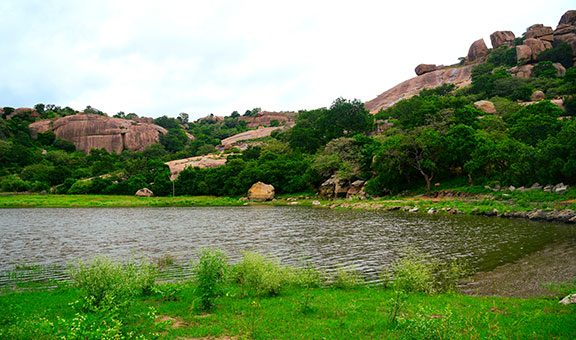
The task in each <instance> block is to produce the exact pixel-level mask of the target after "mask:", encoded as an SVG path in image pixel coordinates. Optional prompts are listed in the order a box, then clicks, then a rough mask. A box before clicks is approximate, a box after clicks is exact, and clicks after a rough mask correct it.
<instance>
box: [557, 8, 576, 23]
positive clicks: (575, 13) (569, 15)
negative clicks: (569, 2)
mask: <svg viewBox="0 0 576 340" xmlns="http://www.w3.org/2000/svg"><path fill="white" fill-rule="evenodd" d="M563 24H564V25H576V10H569V11H567V12H566V13H564V15H562V17H561V18H560V22H558V26H560V25H563Z"/></svg>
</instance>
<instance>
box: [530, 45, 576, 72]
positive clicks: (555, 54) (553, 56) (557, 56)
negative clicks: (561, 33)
mask: <svg viewBox="0 0 576 340" xmlns="http://www.w3.org/2000/svg"><path fill="white" fill-rule="evenodd" d="M538 60H541V61H550V62H552V63H560V64H562V66H564V67H565V68H569V67H572V65H573V63H572V48H571V47H570V45H569V44H568V43H565V42H560V43H558V44H555V46H554V47H552V48H550V49H547V50H545V51H542V52H540V54H539V55H538Z"/></svg>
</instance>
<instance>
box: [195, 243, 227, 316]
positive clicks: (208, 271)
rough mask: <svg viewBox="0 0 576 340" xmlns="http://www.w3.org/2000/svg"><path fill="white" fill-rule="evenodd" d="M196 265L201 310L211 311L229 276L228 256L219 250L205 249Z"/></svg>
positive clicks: (196, 280)
mask: <svg viewBox="0 0 576 340" xmlns="http://www.w3.org/2000/svg"><path fill="white" fill-rule="evenodd" d="M198 257H199V260H198V262H197V263H195V264H194V269H193V271H194V280H195V282H196V285H197V291H198V295H200V305H199V308H200V310H202V311H204V312H208V311H211V310H212V309H213V308H214V306H215V300H216V298H217V297H219V296H220V295H221V294H222V291H223V290H222V285H223V283H224V282H225V280H226V277H227V274H228V263H227V259H226V256H225V255H224V253H222V252H221V251H219V250H214V249H203V250H201V251H200V254H199V256H198Z"/></svg>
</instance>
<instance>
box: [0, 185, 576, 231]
mask: <svg viewBox="0 0 576 340" xmlns="http://www.w3.org/2000/svg"><path fill="white" fill-rule="evenodd" d="M524 196H525V195H524ZM574 196H576V191H572V192H571V194H570V195H565V196H559V195H557V194H547V193H544V194H543V195H542V193H540V195H539V196H538V197H536V199H532V200H530V197H529V196H528V197H523V196H521V195H515V196H513V195H510V194H503V195H501V196H500V197H498V196H492V195H485V194H484V195H482V194H466V193H461V192H457V191H455V192H453V194H452V192H451V195H450V196H441V197H438V196H436V197H430V196H425V195H414V196H406V197H391V198H369V199H358V198H353V199H332V200H327V199H321V198H318V197H314V196H280V197H278V198H276V199H274V200H272V201H266V202H257V201H247V200H246V199H245V198H235V197H215V196H176V197H136V196H114V195H52V194H45V195H41V194H8V195H0V209H3V208H133V207H227V206H302V207H313V208H324V209H355V210H373V211H404V212H407V213H414V214H430V215H433V214H440V215H459V214H464V215H477V216H486V217H501V218H515V219H527V220H532V221H543V222H553V223H567V224H575V223H576V200H575V199H573V197H574ZM503 198H505V199H503Z"/></svg>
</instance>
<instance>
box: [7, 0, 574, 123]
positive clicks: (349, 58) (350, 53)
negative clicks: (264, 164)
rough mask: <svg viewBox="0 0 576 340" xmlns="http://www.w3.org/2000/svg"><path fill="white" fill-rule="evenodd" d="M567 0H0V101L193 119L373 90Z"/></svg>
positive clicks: (521, 25)
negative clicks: (181, 113) (211, 114)
mask: <svg viewBox="0 0 576 340" xmlns="http://www.w3.org/2000/svg"><path fill="white" fill-rule="evenodd" d="M569 9H576V5H575V4H574V1H573V0H570V1H553V0H548V1H534V2H532V1H526V0H522V1H502V0H499V1H493V0H484V1H480V2H478V1H476V2H467V1H461V0H460V1H411V0H400V1H365V0H353V1H352V0H348V1H339V0H332V1H314V0H305V1H301V0H290V1H281V2H278V1H271V0H268V1H259V0H246V1H243V0H238V1H232V0H210V1H193V0H188V1H177V0H162V1H159V0H157V1H146V0H138V1H131V0H130V1H129V0H110V1H108V0H98V1H96V0H94V1H92V0H83V1H77V0H38V1H33V0H0V106H11V107H31V106H33V105H34V104H37V103H45V104H56V105H60V106H71V107H73V108H74V109H77V110H81V109H83V108H85V107H86V106H87V105H91V106H93V107H95V108H98V109H100V110H102V111H104V112H107V113H109V114H111V115H112V114H115V113H117V112H118V111H124V112H126V113H129V112H135V113H137V114H138V115H140V116H149V117H158V116H161V115H168V116H172V117H176V116H177V115H178V113H180V112H187V113H189V114H190V116H191V118H198V117H201V116H205V115H208V114H210V113H213V114H216V115H229V114H230V113H231V112H232V111H234V110H237V111H239V112H241V113H243V112H244V111H246V110H247V109H252V108H254V107H261V108H262V109H264V110H269V111H279V110H285V111H287V110H299V109H313V108H318V107H323V106H329V105H330V104H331V102H332V101H333V100H334V99H336V98H337V97H344V98H347V99H352V98H358V99H360V100H362V101H367V100H370V99H372V98H374V97H376V96H377V95H378V94H380V93H381V92H384V91H385V90H387V89H388V88H390V87H392V86H394V85H396V84H397V83H399V82H401V81H403V80H406V79H408V78H411V77H413V76H414V75H415V74H414V67H415V66H416V65H417V64H419V63H433V64H445V65H448V64H454V63H457V62H458V57H462V56H465V55H466V54H467V52H468V48H469V46H470V44H471V43H472V42H473V41H474V40H477V39H479V38H484V39H485V41H486V44H487V45H488V46H489V47H490V39H489V36H490V34H491V33H492V32H494V31H497V30H511V31H513V32H514V33H515V34H516V35H517V36H518V35H521V34H522V33H523V32H524V31H525V28H526V27H528V26H530V25H532V24H536V23H542V24H545V25H548V26H552V27H553V28H555V27H556V25H557V24H558V21H559V19H560V17H561V15H562V14H564V12H566V11H567V10H569Z"/></svg>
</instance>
